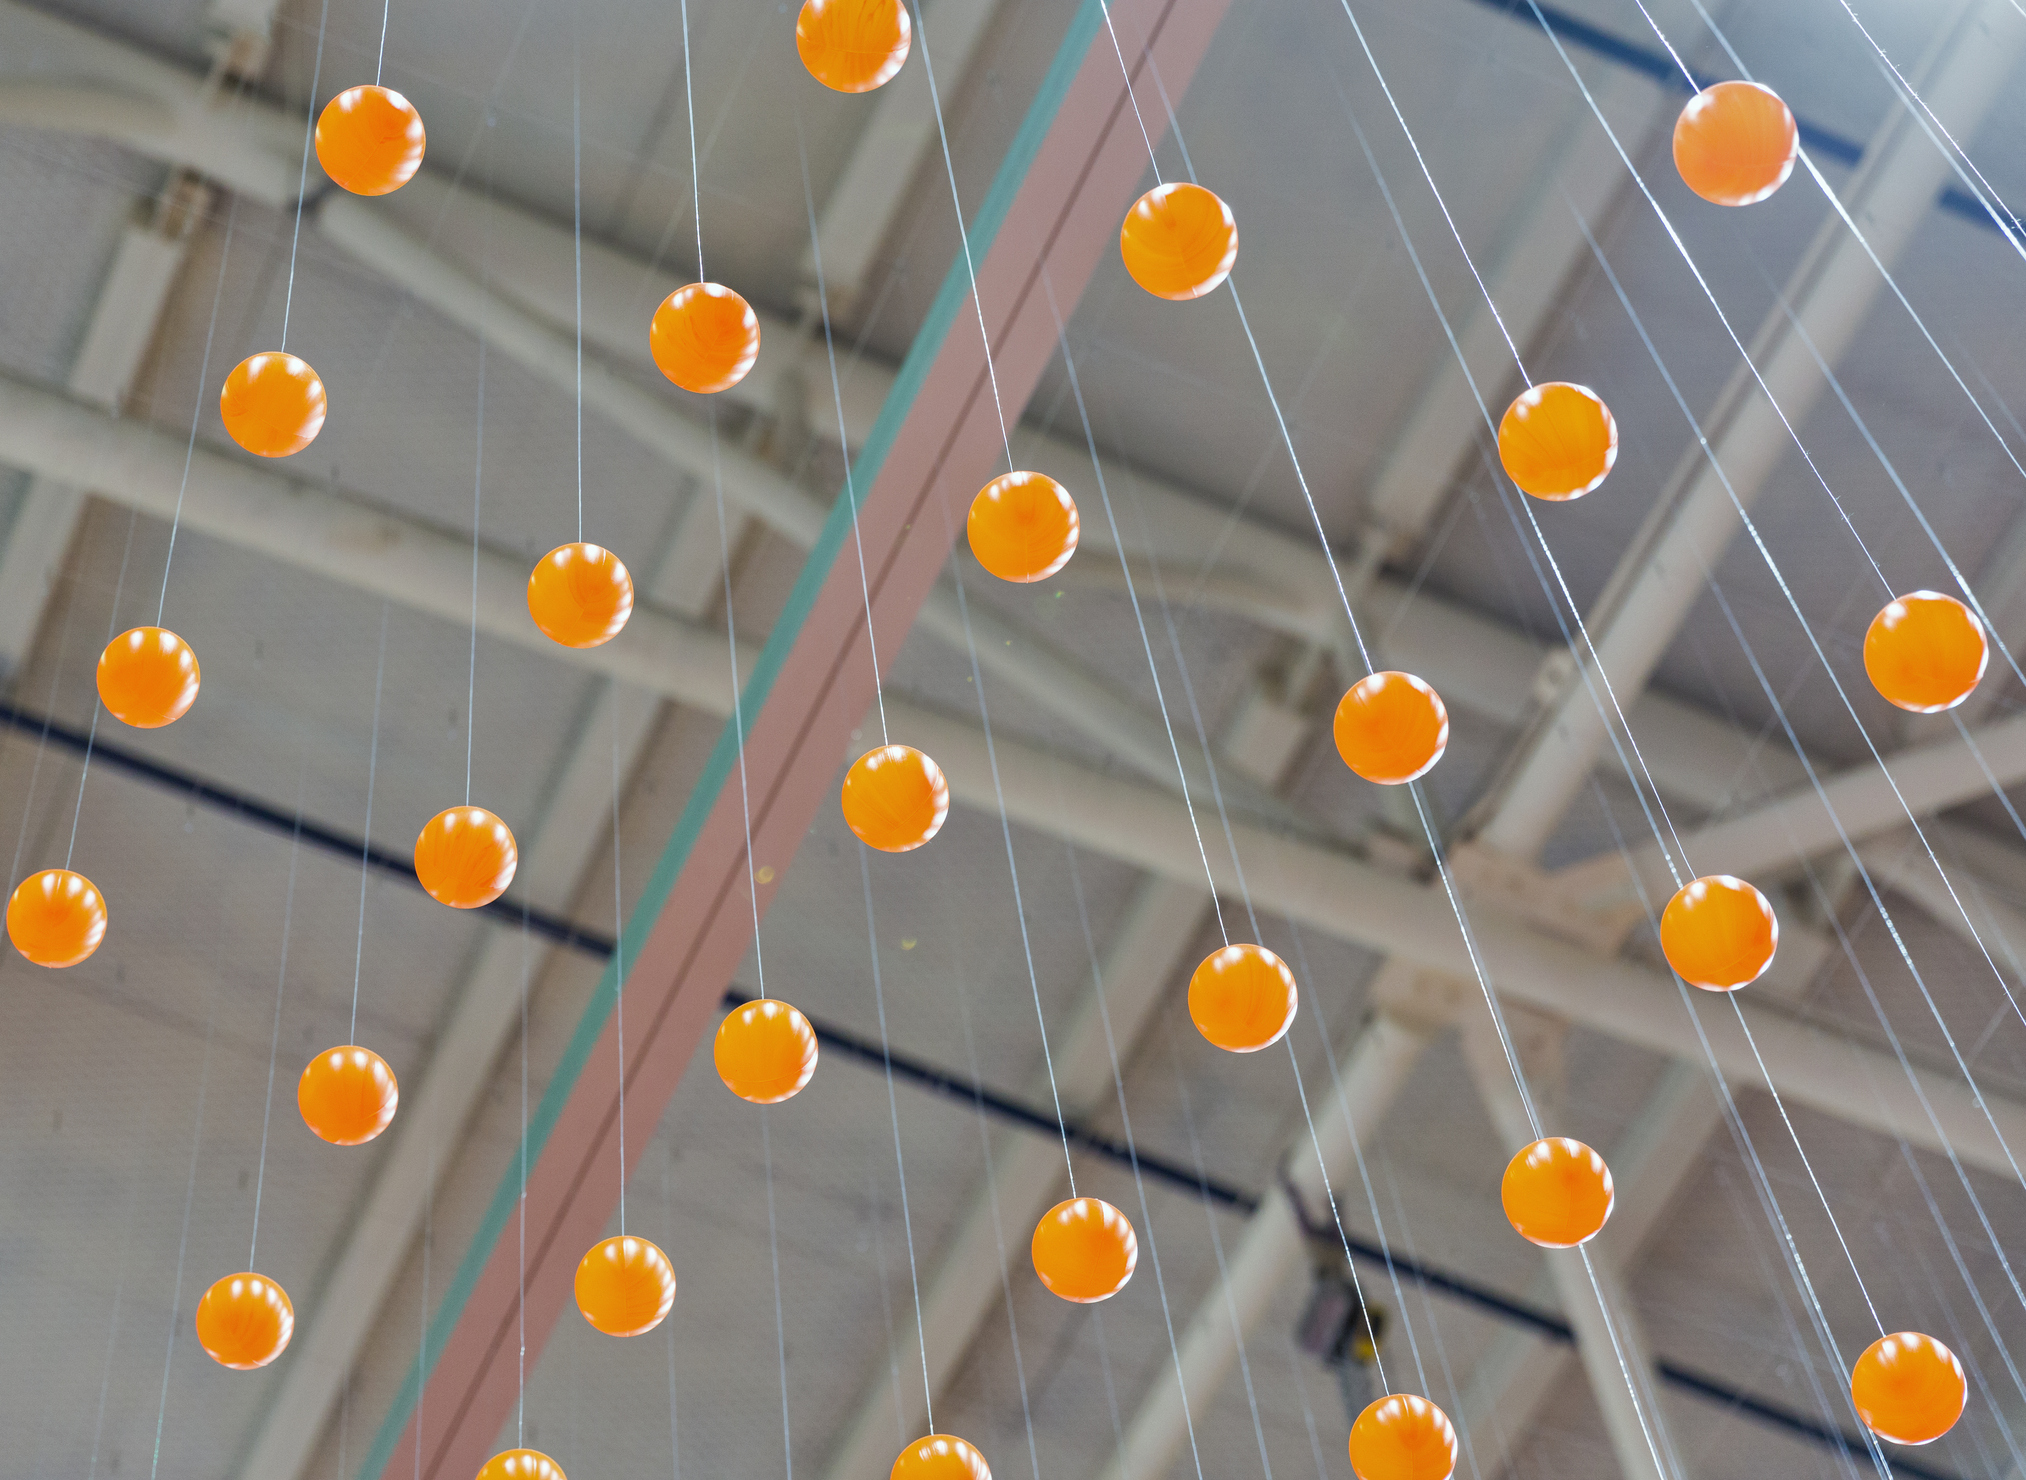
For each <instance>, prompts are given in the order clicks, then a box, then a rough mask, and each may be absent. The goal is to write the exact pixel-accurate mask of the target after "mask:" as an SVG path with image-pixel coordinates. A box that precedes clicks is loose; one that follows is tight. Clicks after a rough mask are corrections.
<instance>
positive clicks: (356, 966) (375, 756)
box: [345, 601, 387, 1043]
mask: <svg viewBox="0 0 2026 1480" xmlns="http://www.w3.org/2000/svg"><path fill="white" fill-rule="evenodd" d="M386 676H387V603H386V602H384V601H383V602H381V603H380V655H379V657H378V658H377V659H376V660H375V662H374V664H373V738H372V740H371V741H370V742H369V743H368V745H367V748H366V830H365V833H364V834H363V835H362V839H363V840H362V841H361V843H360V845H359V931H358V942H357V944H356V946H355V947H354V950H353V953H352V1026H351V1029H350V1036H349V1037H347V1038H346V1039H345V1042H347V1043H357V1042H358V1041H359V977H360V975H361V974H362V972H363V970H364V968H365V964H366V884H367V882H368V880H370V879H371V878H372V857H373V787H374V783H375V782H376V781H377V780H378V779H379V774H380V693H381V689H382V687H383V684H384V680H385V679H386Z"/></svg>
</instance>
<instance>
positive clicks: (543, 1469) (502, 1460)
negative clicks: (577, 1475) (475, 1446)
mask: <svg viewBox="0 0 2026 1480" xmlns="http://www.w3.org/2000/svg"><path fill="white" fill-rule="evenodd" d="M478 1480H568V1477H567V1476H565V1475H564V1474H563V1467H562V1466H561V1465H559V1464H557V1463H556V1462H555V1461H554V1460H552V1459H550V1458H549V1457H548V1456H547V1455H546V1454H543V1453H542V1452H541V1451H540V1450H539V1449H509V1450H507V1451H506V1452H505V1453H504V1454H495V1455H494V1456H493V1457H492V1458H491V1459H489V1460H487V1461H486V1462H485V1466H484V1468H482V1469H481V1470H480V1471H479V1472H478Z"/></svg>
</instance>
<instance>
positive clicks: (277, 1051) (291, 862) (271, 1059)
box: [246, 757, 309, 1269]
mask: <svg viewBox="0 0 2026 1480" xmlns="http://www.w3.org/2000/svg"><path fill="white" fill-rule="evenodd" d="M308 779H309V764H308V758H307V757H305V758H304V763H303V767H302V769H301V771H300V772H298V774H297V776H296V783H295V829H294V831H293V832H292V833H291V834H290V836H289V840H288V888H287V891H286V892H285V893H284V894H283V896H282V905H281V968H280V970H279V971H277V972H276V973H275V979H274V1033H273V1035H272V1037H271V1038H270V1039H269V1041H268V1045H267V1103H266V1104H265V1105H264V1106H263V1107H262V1109H261V1112H260V1160H259V1161H258V1162H257V1163H255V1170H254V1174H253V1237H252V1239H251V1240H249V1241H248V1244H247V1249H246V1267H247V1268H248V1269H258V1268H260V1261H259V1260H257V1259H256V1258H255V1257H254V1255H255V1254H256V1253H257V1252H258V1250H259V1248H260V1193H261V1189H262V1188H263V1187H264V1186H266V1184H267V1128H268V1123H269V1122H270V1121H271V1120H272V1119H273V1118H274V1066H275V1061H276V1060H277V1059H279V1058H280V1057H281V1001H282V993H283V991H284V989H285V988H286V987H287V986H288V932H289V926H290V924H291V923H293V921H294V919H295V866H296V861H297V859H298V858H299V856H300V855H301V852H302V798H303V785H304V783H305V782H306V781H307V780H308Z"/></svg>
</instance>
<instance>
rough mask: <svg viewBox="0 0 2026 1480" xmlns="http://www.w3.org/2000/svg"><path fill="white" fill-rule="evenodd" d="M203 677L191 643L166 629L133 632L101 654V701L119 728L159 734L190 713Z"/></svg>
mask: <svg viewBox="0 0 2026 1480" xmlns="http://www.w3.org/2000/svg"><path fill="white" fill-rule="evenodd" d="M203 676H204V675H203V672H202V670H201V669H199V668H198V666H197V655H196V653H194V652H192V651H191V650H190V644H189V643H187V642H185V641H183V639H182V638H180V637H178V636H177V635H176V634H175V633H173V632H171V631H170V630H169V629H168V628H167V627H135V628H134V629H132V630H131V631H128V632H122V633H121V634H120V635H119V636H118V637H115V638H114V639H113V640H112V641H111V642H109V643H107V644H106V650H105V651H104V652H103V653H101V654H99V660H98V696H99V699H100V700H101V702H103V703H104V704H105V707H106V713H108V714H110V715H111V716H112V717H113V718H114V719H116V720H118V721H119V722H120V723H121V724H127V725H132V726H133V727H134V728H135V729H137V730H158V729H160V728H161V727H162V726H163V725H172V724H174V723H175V722H176V721H177V720H179V719H181V718H182V717H183V716H184V715H185V714H188V713H189V712H190V706H191V705H192V704H195V703H196V702H197V685H198V684H199V683H200V682H202V681H203Z"/></svg>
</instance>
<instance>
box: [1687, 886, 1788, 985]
mask: <svg viewBox="0 0 2026 1480" xmlns="http://www.w3.org/2000/svg"><path fill="white" fill-rule="evenodd" d="M1779 945H1780V922H1779V920H1778V919H1777V918H1776V917H1775V916H1774V914H1773V907H1772V905H1771V904H1770V903H1768V902H1767V900H1766V896H1765V895H1763V894H1761V893H1759V891H1758V890H1756V889H1754V888H1753V887H1752V886H1751V885H1750V884H1747V883H1746V882H1745V881H1744V880H1743V879H1734V878H1732V877H1731V876H1730V875H1729V874H1709V875H1706V876H1704V877H1703V878H1700V879H1692V880H1690V881H1689V882H1688V883H1686V884H1684V885H1683V886H1682V887H1681V888H1680V889H1678V890H1676V891H1675V894H1674V898H1672V899H1670V900H1669V901H1668V902H1667V908H1666V909H1665V910H1663V911H1661V915H1660V949H1661V951H1662V952H1663V953H1664V954H1665V955H1666V957H1667V964H1668V965H1669V966H1672V967H1673V968H1674V971H1675V974H1676V975H1677V976H1679V977H1680V978H1681V979H1682V980H1683V981H1685V982H1687V983H1688V984H1689V985H1690V986H1691V987H1701V988H1702V989H1703V990H1704V991H1705V992H1735V991H1736V990H1737V989H1738V988H1739V987H1743V986H1749V985H1750V984H1751V983H1753V982H1755V981H1757V980H1758V979H1759V978H1760V977H1761V976H1763V975H1764V974H1765V970H1766V968H1767V967H1768V966H1771V965H1772V964H1773V952H1774V951H1776V950H1777V949H1779Z"/></svg>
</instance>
